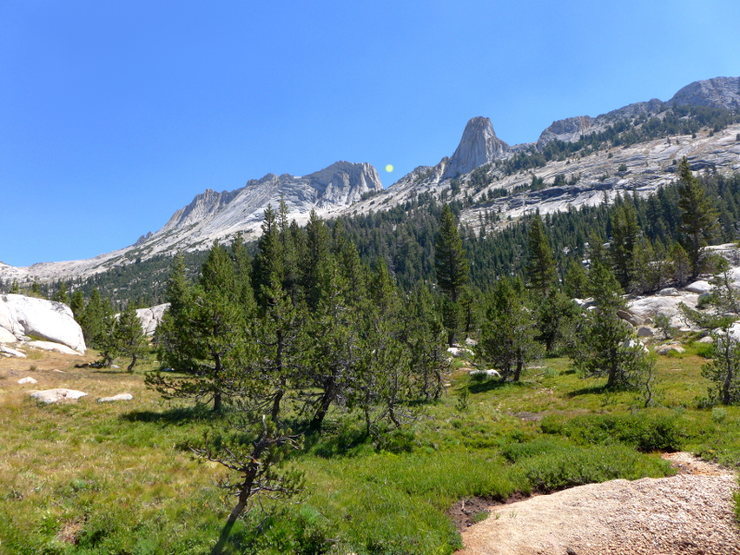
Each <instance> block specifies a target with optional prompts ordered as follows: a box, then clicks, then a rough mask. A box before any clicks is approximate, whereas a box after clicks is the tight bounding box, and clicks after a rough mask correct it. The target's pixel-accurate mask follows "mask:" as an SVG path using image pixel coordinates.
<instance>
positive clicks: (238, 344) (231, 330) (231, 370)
mask: <svg viewBox="0 0 740 555" xmlns="http://www.w3.org/2000/svg"><path fill="white" fill-rule="evenodd" d="M177 274H179V271H178V272H176V273H175V277H177ZM180 281H181V280H180V279H179V278H177V279H176V280H175V282H176V283H177V284H178V285H177V286H176V287H173V290H174V292H175V294H177V295H181V297H180V298H176V297H173V298H172V299H169V300H170V302H171V303H172V308H171V309H170V313H169V317H168V318H167V321H164V320H163V322H162V325H160V330H158V332H159V333H158V338H157V339H158V344H159V351H160V355H159V356H160V360H161V361H162V363H163V364H165V365H168V366H170V367H171V368H173V369H175V370H176V371H178V372H182V373H183V374H185V377H183V378H180V377H176V376H171V375H168V374H163V373H161V372H153V373H150V374H148V375H147V378H146V381H147V384H148V385H149V386H151V387H153V388H155V389H156V390H157V391H159V392H160V393H161V394H162V395H163V396H164V397H165V398H175V397H183V398H188V397H190V398H194V399H195V400H196V401H197V402H202V401H206V402H213V410H214V412H220V411H221V410H222V409H223V404H224V402H225V401H226V400H228V399H230V398H232V397H233V396H234V395H235V394H236V393H235V392H238V391H239V381H240V378H241V375H240V372H239V368H240V366H241V365H243V364H244V361H245V359H248V358H250V356H254V354H253V350H252V349H250V347H253V346H252V345H251V343H248V342H247V341H246V321H245V320H246V318H245V312H244V309H243V307H242V306H241V303H240V301H241V293H242V292H241V290H240V288H239V287H238V284H237V280H236V276H235V272H234V265H233V263H232V261H231V259H230V257H229V254H228V253H227V251H226V249H224V248H223V247H222V246H221V245H219V244H218V243H214V245H213V247H212V248H211V250H210V251H209V253H208V258H207V259H206V261H205V262H204V263H203V266H202V268H201V276H200V279H199V283H198V285H197V286H195V287H192V288H187V289H186V290H185V291H184V292H183V291H182V290H181V286H182V283H181V282H180ZM173 308H175V310H173Z"/></svg>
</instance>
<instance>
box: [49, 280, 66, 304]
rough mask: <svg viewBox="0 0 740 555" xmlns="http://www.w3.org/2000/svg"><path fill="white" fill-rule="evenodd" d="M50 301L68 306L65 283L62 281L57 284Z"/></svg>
mask: <svg viewBox="0 0 740 555" xmlns="http://www.w3.org/2000/svg"><path fill="white" fill-rule="evenodd" d="M52 300H53V301H57V302H59V303H64V304H69V287H68V285H67V282H66V281H62V282H60V283H59V286H58V287H57V290H56V291H55V292H54V296H53V297H52Z"/></svg>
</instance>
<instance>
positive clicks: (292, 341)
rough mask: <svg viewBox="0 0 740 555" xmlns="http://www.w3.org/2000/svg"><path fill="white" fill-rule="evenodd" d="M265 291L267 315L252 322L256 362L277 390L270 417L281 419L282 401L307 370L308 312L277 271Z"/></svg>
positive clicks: (262, 378)
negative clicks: (255, 344)
mask: <svg viewBox="0 0 740 555" xmlns="http://www.w3.org/2000/svg"><path fill="white" fill-rule="evenodd" d="M262 295H263V298H264V300H265V311H264V317H263V318H261V319H259V320H256V321H254V323H253V325H252V326H251V327H252V330H253V334H254V337H255V338H256V340H257V343H258V345H259V354H258V357H256V359H255V361H256V362H255V363H256V365H257V367H258V371H257V373H258V375H259V376H260V379H261V380H263V381H264V382H265V383H268V384H269V385H270V388H271V390H272V392H273V396H272V399H271V409H270V418H271V419H272V420H273V422H275V423H278V420H279V417H280V413H281V403H282V402H283V399H284V397H285V395H286V394H287V393H288V390H289V387H291V386H292V387H297V386H298V385H299V383H300V380H299V379H297V378H296V377H297V376H303V375H304V374H305V373H306V372H307V365H308V363H307V360H306V356H305V354H306V352H307V351H308V349H309V342H308V337H307V335H306V327H305V321H306V312H305V307H303V306H302V305H300V304H299V305H295V306H294V305H293V302H292V301H291V299H290V297H289V296H288V293H287V292H286V291H284V290H283V287H282V284H281V282H280V277H279V276H278V275H277V274H276V273H274V274H273V275H272V279H271V281H270V285H269V286H267V287H263V288H262Z"/></svg>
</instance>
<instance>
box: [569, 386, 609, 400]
mask: <svg viewBox="0 0 740 555" xmlns="http://www.w3.org/2000/svg"><path fill="white" fill-rule="evenodd" d="M607 391H609V390H608V389H607V387H606V386H605V385H592V386H589V387H582V388H581V389H574V390H573V391H569V392H568V393H566V396H568V397H571V398H573V397H578V396H579V395H590V394H596V395H599V394H601V393H606V392H607Z"/></svg>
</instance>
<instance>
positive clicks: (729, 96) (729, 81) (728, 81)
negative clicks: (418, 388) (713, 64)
mask: <svg viewBox="0 0 740 555" xmlns="http://www.w3.org/2000/svg"><path fill="white" fill-rule="evenodd" d="M666 104H668V105H670V106H712V107H714V108H726V109H727V110H740V77H714V78H712V79H706V80H704V81H695V82H693V83H691V84H689V85H686V86H685V87H684V88H682V89H681V90H679V91H678V92H677V93H676V94H675V95H673V98H671V99H670V100H669V101H668V102H667V103H666Z"/></svg>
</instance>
